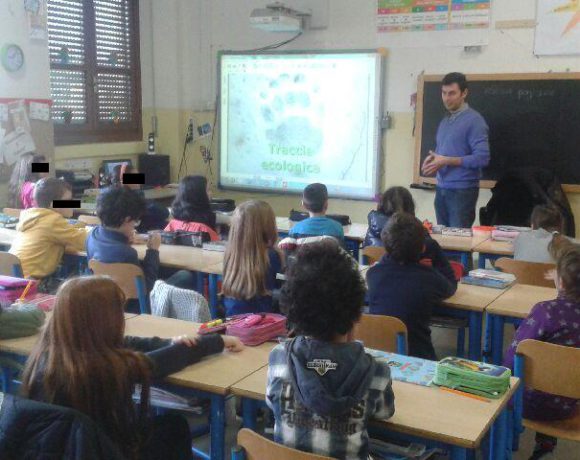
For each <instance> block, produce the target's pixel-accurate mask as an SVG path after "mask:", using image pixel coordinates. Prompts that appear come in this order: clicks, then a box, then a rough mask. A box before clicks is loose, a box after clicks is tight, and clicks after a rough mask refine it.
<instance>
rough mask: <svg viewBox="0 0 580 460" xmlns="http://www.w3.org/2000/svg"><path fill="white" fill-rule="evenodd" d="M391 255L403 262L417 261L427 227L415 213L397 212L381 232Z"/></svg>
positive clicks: (421, 250)
mask: <svg viewBox="0 0 580 460" xmlns="http://www.w3.org/2000/svg"><path fill="white" fill-rule="evenodd" d="M381 239H382V240H383V244H384V245H385V249H386V251H387V253H388V254H389V256H390V257H391V258H392V259H393V260H395V261H396V262H399V263H402V264H411V263H416V262H418V261H419V259H420V258H421V253H422V252H423V246H424V244H425V228H423V224H422V223H421V221H420V220H419V219H417V218H416V217H415V216H414V215H412V214H408V213H405V212H396V213H395V214H393V215H392V216H391V218H390V219H389V221H388V222H387V225H385V227H384V228H383V231H382V232H381Z"/></svg>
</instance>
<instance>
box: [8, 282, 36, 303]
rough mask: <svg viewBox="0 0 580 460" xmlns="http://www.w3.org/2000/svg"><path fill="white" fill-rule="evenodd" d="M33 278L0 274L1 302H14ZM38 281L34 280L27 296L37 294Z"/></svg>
mask: <svg viewBox="0 0 580 460" xmlns="http://www.w3.org/2000/svg"><path fill="white" fill-rule="evenodd" d="M30 281H31V280H27V279H24V278H15V277H13V276H2V275H0V302H1V303H3V304H4V303H7V302H10V303H12V302H14V301H15V300H16V299H18V298H19V297H20V296H21V295H22V293H23V292H24V289H26V286H27V285H28V283H29V282H30ZM37 284H38V281H36V280H33V281H32V285H31V286H30V289H29V290H28V292H27V294H26V295H27V296H29V295H32V294H36V288H37Z"/></svg>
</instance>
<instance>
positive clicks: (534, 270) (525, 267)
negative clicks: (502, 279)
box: [495, 257, 556, 287]
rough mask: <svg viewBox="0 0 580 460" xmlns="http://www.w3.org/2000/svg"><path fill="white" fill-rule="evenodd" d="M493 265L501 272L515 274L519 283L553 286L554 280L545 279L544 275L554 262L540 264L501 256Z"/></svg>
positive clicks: (552, 267) (552, 266)
mask: <svg viewBox="0 0 580 460" xmlns="http://www.w3.org/2000/svg"><path fill="white" fill-rule="evenodd" d="M495 267H496V268H499V269H501V270H502V271H503V272H506V273H511V274H513V275H515V277H516V280H517V282H518V283H520V284H530V285H532V286H543V287H554V281H552V280H547V279H546V277H545V275H546V272H547V271H549V270H553V269H554V268H555V267H556V266H555V265H554V264H541V263H538V262H525V261H523V260H514V259H510V258H508V257H502V258H500V259H498V260H497V261H496V262H495Z"/></svg>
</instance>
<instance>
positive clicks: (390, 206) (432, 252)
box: [363, 187, 446, 266]
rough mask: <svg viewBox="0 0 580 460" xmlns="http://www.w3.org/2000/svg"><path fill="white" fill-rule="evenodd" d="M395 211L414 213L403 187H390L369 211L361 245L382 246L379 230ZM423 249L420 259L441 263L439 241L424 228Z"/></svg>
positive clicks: (413, 204) (409, 198) (407, 193)
mask: <svg viewBox="0 0 580 460" xmlns="http://www.w3.org/2000/svg"><path fill="white" fill-rule="evenodd" d="M396 212H406V213H408V214H412V215H413V216H414V215H415V202H414V201H413V196H412V195H411V192H409V190H407V189H406V188H405V187H391V188H389V189H387V190H386V191H385V193H383V195H382V196H381V201H380V203H379V204H378V206H377V210H376V211H371V212H369V215H368V224H369V227H368V230H367V234H366V236H365V240H364V243H363V246H383V241H382V239H381V232H382V231H383V229H384V228H385V227H386V225H387V223H388V222H389V219H390V218H391V216H392V215H393V214H394V213H396ZM424 243H425V249H424V251H423V253H422V254H421V259H430V260H431V261H433V263H434V264H436V265H439V266H441V265H443V264H444V262H443V259H446V257H445V254H443V250H442V249H441V246H439V243H437V241H435V240H434V239H433V238H431V235H429V232H427V230H425V241H424Z"/></svg>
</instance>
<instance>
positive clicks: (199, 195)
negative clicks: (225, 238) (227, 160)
mask: <svg viewBox="0 0 580 460" xmlns="http://www.w3.org/2000/svg"><path fill="white" fill-rule="evenodd" d="M171 215H172V216H173V218H172V219H171V220H170V221H169V223H168V224H167V226H166V227H165V231H166V232H174V231H176V230H185V231H186V232H205V233H207V234H208V235H209V236H210V238H211V241H218V240H219V239H220V238H219V236H218V234H217V233H216V231H215V220H216V217H215V214H214V212H213V211H212V210H211V205H210V202H209V192H208V184H207V179H206V178H205V177H203V176H186V177H184V178H183V179H181V181H180V182H179V189H178V190H177V196H176V197H175V200H174V201H173V204H172V206H171Z"/></svg>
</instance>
